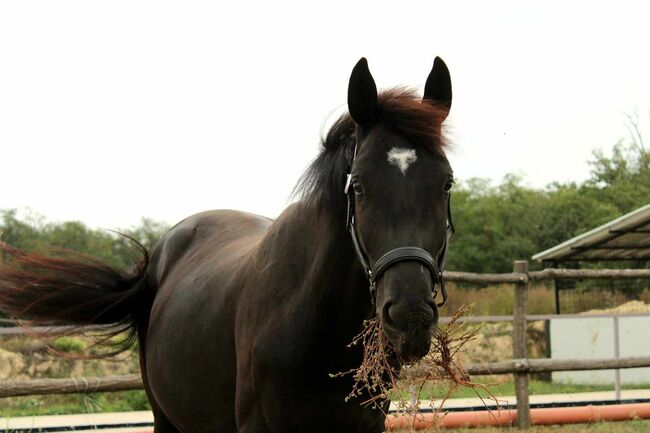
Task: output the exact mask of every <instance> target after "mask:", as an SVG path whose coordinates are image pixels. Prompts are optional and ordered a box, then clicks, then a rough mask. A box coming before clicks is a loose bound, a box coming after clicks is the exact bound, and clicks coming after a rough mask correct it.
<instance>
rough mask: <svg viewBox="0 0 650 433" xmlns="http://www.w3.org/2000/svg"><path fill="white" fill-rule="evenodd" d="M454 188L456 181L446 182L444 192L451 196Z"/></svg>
mask: <svg viewBox="0 0 650 433" xmlns="http://www.w3.org/2000/svg"><path fill="white" fill-rule="evenodd" d="M453 186H454V181H453V180H451V179H450V180H448V181H447V182H445V186H444V189H443V191H445V193H446V194H449V193H450V192H451V188H452V187H453Z"/></svg>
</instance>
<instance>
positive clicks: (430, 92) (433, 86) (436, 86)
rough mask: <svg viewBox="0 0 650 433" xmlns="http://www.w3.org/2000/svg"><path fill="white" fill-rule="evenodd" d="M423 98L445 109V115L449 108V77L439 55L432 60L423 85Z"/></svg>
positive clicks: (447, 70)
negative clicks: (431, 65) (431, 66)
mask: <svg viewBox="0 0 650 433" xmlns="http://www.w3.org/2000/svg"><path fill="white" fill-rule="evenodd" d="M424 100H425V101H426V100H429V101H433V102H434V103H436V104H439V105H440V106H441V107H442V108H444V109H445V111H446V113H445V117H447V114H449V110H450V109H451V77H450V75H449V69H448V68H447V65H446V64H445V62H443V61H442V59H441V58H440V57H436V59H435V60H434V61H433V68H431V72H430V73H429V76H428V77H427V83H426V84H425V85H424Z"/></svg>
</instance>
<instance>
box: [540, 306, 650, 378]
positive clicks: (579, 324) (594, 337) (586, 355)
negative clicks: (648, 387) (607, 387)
mask: <svg viewBox="0 0 650 433" xmlns="http://www.w3.org/2000/svg"><path fill="white" fill-rule="evenodd" d="M618 320H619V338H620V356H621V357H627V356H648V355H650V335H649V332H648V331H649V330H650V317H619V319H618ZM613 322H614V319H613V318H611V317H606V318H587V317H585V318H582V317H581V318H575V319H574V318H571V319H552V320H551V324H550V339H551V358H553V359H594V358H613V357H614V323H613ZM553 380H554V381H558V382H571V383H580V384H613V383H614V370H593V371H566V372H553ZM621 382H622V383H650V368H635V369H623V370H621Z"/></svg>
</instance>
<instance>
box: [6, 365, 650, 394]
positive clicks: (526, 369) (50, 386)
mask: <svg viewBox="0 0 650 433" xmlns="http://www.w3.org/2000/svg"><path fill="white" fill-rule="evenodd" d="M639 367H650V356H643V357H628V358H606V359H589V360H583V359H526V358H523V359H512V360H509V361H501V362H488V363H468V364H466V365H464V369H465V371H467V373H469V374H470V375H500V374H512V373H524V374H527V373H541V372H548V371H582V370H608V369H614V368H639ZM419 374H420V372H419V371H418V370H417V369H413V370H412V371H410V372H409V371H408V370H407V371H405V375H404V376H405V378H408V377H417V376H418V375H419ZM134 389H142V379H141V377H140V375H139V374H126V375H122V376H106V377H78V378H64V379H32V380H10V381H4V382H0V398H4V397H19V396H25V395H49V394H87V393H93V392H115V391H130V390H134Z"/></svg>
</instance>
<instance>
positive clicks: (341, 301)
mask: <svg viewBox="0 0 650 433" xmlns="http://www.w3.org/2000/svg"><path fill="white" fill-rule="evenodd" d="M294 206H295V208H294V209H293V211H292V212H290V213H289V215H287V216H286V220H285V221H284V222H282V225H284V226H286V227H287V231H286V236H287V239H286V246H285V249H284V251H282V252H281V251H277V250H276V254H283V255H285V257H280V259H281V260H282V259H286V260H290V261H291V262H292V263H291V266H294V267H295V268H294V269H297V272H298V274H300V277H299V278H297V279H296V280H297V281H295V284H296V286H297V287H296V289H298V291H297V292H294V293H299V295H298V296H304V297H305V298H309V300H310V302H315V303H320V304H321V307H322V308H320V309H318V308H316V309H315V311H318V312H322V314H328V315H330V316H329V320H330V322H331V323H333V324H340V326H343V327H345V326H352V325H353V324H354V323H357V322H362V321H363V320H364V319H366V318H368V316H369V315H370V312H371V310H372V307H371V304H370V295H369V293H368V282H367V280H366V279H365V277H364V274H363V271H362V270H361V267H360V265H359V263H358V260H357V258H356V256H355V253H354V250H353V247H352V242H351V239H350V234H349V232H348V231H347V229H346V227H345V218H344V216H343V217H341V216H339V215H336V214H332V213H327V212H322V211H321V212H319V211H317V210H315V209H309V208H301V207H300V205H294ZM278 222H280V221H278ZM287 248H288V249H289V250H290V251H289V252H288V253H287V252H286V251H287ZM315 306H316V305H315ZM332 314H334V315H335V316H336V317H332Z"/></svg>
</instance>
